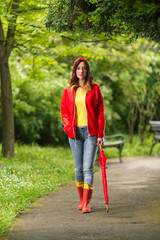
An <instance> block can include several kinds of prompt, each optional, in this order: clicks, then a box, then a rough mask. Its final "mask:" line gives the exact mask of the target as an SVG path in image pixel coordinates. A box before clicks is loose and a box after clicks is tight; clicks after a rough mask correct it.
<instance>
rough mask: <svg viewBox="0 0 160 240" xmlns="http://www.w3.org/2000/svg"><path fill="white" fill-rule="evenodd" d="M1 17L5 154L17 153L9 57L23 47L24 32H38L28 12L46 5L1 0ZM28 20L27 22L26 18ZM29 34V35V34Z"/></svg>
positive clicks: (37, 2) (0, 42) (0, 63)
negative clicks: (19, 47)
mask: <svg viewBox="0 0 160 240" xmlns="http://www.w3.org/2000/svg"><path fill="white" fill-rule="evenodd" d="M0 3H1V10H0V13H1V16H0V77H1V99H2V155H3V156H4V157H12V156H14V114H13V101H12V87H11V75H10V68H9V57H10V55H11V52H12V50H13V49H14V47H18V46H20V45H19V44H20V42H21V41H22V36H23V35H24V34H26V35H27V34H29V33H30V34H33V31H38V30H37V29H35V26H34V24H33V22H32V23H30V24H28V20H27V18H26V19H25V16H26V13H32V11H36V10H41V9H43V8H44V5H43V4H40V3H39V1H36V0H35V1H34V0H30V1H27V3H26V2H24V1H21V0H12V1H1V2H0ZM23 20H24V21H23ZM27 36H28V35H27Z"/></svg>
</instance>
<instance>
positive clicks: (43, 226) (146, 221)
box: [4, 156, 160, 240]
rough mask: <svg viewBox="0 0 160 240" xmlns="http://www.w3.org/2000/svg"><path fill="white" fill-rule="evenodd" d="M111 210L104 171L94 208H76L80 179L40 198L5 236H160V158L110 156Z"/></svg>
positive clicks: (27, 239)
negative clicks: (106, 198) (120, 159)
mask: <svg viewBox="0 0 160 240" xmlns="http://www.w3.org/2000/svg"><path fill="white" fill-rule="evenodd" d="M107 166H108V169H107V176H108V186H109V197H110V203H109V213H107V212H106V210H105V204H104V196H103V188H102V178H101V171H99V172H97V173H96V174H95V187H94V193H93V198H92V202H91V205H92V213H90V214H82V213H81V211H78V210H77V209H76V207H77V205H78V194H77V191H76V188H75V183H74V182H73V183H71V184H70V185H67V186H64V187H61V188H60V189H59V190H58V191H56V192H53V193H50V194H49V195H47V196H45V197H43V198H41V199H39V200H38V201H36V202H35V203H33V204H32V205H31V207H30V208H29V209H28V210H26V211H25V212H24V213H22V214H20V215H19V216H18V217H17V218H16V220H15V221H14V222H13V223H12V225H11V228H12V230H13V231H11V232H10V233H8V234H7V235H6V236H5V237H4V239H5V240H81V239H84V240H85V239H86V240H160V158H157V157H149V156H146V157H133V158H124V159H123V163H121V164H120V163H119V162H118V160H117V159H114V160H108V163H107Z"/></svg>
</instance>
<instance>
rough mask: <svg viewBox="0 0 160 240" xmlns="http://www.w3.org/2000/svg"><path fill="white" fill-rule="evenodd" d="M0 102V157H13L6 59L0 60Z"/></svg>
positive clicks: (11, 111)
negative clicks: (0, 127) (0, 121)
mask: <svg viewBox="0 0 160 240" xmlns="http://www.w3.org/2000/svg"><path fill="white" fill-rule="evenodd" d="M0 74H1V101H2V155H3V157H13V156H14V114H13V102H12V87H11V76H10V70H9V64H8V59H5V58H1V59H0Z"/></svg>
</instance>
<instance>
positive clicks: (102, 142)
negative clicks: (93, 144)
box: [97, 138, 104, 146]
mask: <svg viewBox="0 0 160 240" xmlns="http://www.w3.org/2000/svg"><path fill="white" fill-rule="evenodd" d="M99 144H101V146H103V145H104V138H97V145H98V146H99Z"/></svg>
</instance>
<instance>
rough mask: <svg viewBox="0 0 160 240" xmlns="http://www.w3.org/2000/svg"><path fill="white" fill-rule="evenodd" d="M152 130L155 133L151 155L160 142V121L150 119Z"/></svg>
mask: <svg viewBox="0 0 160 240" xmlns="http://www.w3.org/2000/svg"><path fill="white" fill-rule="evenodd" d="M149 124H150V126H151V131H152V132H153V133H154V140H153V143H152V146H151V150H150V153H149V155H151V154H152V150H153V147H154V146H155V145H156V144H157V143H158V142H160V121H149Z"/></svg>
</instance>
